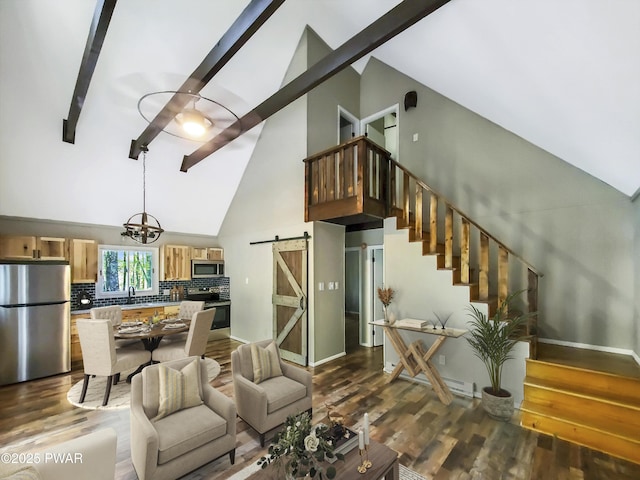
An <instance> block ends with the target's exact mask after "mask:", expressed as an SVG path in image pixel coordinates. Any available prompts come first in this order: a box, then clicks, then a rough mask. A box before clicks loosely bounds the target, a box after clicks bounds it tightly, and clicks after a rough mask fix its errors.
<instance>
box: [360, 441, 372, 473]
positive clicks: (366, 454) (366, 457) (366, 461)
mask: <svg viewBox="0 0 640 480" xmlns="http://www.w3.org/2000/svg"><path fill="white" fill-rule="evenodd" d="M362 465H364V468H371V467H372V466H373V463H371V460H369V445H365V446H364V462H362Z"/></svg>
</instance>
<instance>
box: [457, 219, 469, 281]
mask: <svg viewBox="0 0 640 480" xmlns="http://www.w3.org/2000/svg"><path fill="white" fill-rule="evenodd" d="M470 244H471V228H470V225H469V220H467V219H466V218H464V217H463V218H462V223H461V225H460V281H461V282H462V283H471V282H470V281H469V245H470Z"/></svg>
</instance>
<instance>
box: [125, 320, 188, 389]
mask: <svg viewBox="0 0 640 480" xmlns="http://www.w3.org/2000/svg"><path fill="white" fill-rule="evenodd" d="M190 325H191V320H190V319H184V318H167V319H164V320H160V321H159V322H157V323H146V322H142V321H134V322H122V323H121V324H120V325H117V326H114V327H113V336H114V338H117V339H127V340H136V339H137V340H140V341H141V342H142V344H143V345H144V348H145V350H148V351H150V352H153V351H154V350H155V349H156V348H158V346H159V345H160V342H161V341H162V339H163V338H164V337H167V336H171V335H177V334H178V333H183V332H187V331H189V326H190ZM151 363H153V362H151ZM146 366H147V364H145V365H140V366H139V367H138V368H137V369H136V370H135V371H134V372H133V373H131V374H130V375H128V376H127V382H128V383H131V379H132V378H133V376H134V375H136V374H138V373H140V372H141V371H142V369H143V368H144V367H146Z"/></svg>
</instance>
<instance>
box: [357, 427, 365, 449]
mask: <svg viewBox="0 0 640 480" xmlns="http://www.w3.org/2000/svg"><path fill="white" fill-rule="evenodd" d="M358 446H359V447H360V450H364V434H363V433H362V430H360V431H359V432H358Z"/></svg>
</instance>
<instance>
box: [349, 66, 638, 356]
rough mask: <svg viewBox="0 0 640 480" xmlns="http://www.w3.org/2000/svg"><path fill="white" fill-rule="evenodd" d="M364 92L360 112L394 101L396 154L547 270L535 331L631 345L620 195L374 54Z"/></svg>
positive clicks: (629, 226)
mask: <svg viewBox="0 0 640 480" xmlns="http://www.w3.org/2000/svg"><path fill="white" fill-rule="evenodd" d="M410 90H416V91H417V92H418V106H417V108H415V109H411V110H409V111H408V112H405V111H404V108H403V107H402V102H403V97H404V94H405V93H406V92H407V91H410ZM360 98H361V101H360V113H361V116H362V117H365V116H367V115H371V114H373V113H375V112H377V111H380V110H382V109H384V108H386V107H388V106H390V105H392V104H396V103H399V104H400V105H401V108H400V113H399V125H400V145H399V161H400V163H402V164H404V165H406V166H407V167H408V168H409V169H410V170H411V171H413V172H414V173H415V174H417V175H418V176H419V177H420V178H422V179H423V180H424V181H425V182H426V183H427V184H429V185H430V186H431V187H433V188H434V189H435V190H437V191H439V192H440V193H441V194H443V195H444V196H445V197H447V198H448V199H449V200H451V201H452V202H453V203H454V204H455V205H457V206H458V207H459V208H460V209H461V210H462V211H464V212H466V213H467V214H468V215H469V216H470V217H471V218H472V219H474V220H475V221H477V222H478V223H479V224H480V225H482V226H483V227H485V228H486V229H487V230H488V231H489V232H491V233H492V234H494V235H495V236H496V237H497V238H499V239H501V240H502V241H503V242H504V243H505V244H506V245H507V246H509V247H510V248H512V249H513V250H514V251H516V252H518V253H520V254H521V255H522V257H524V258H525V259H527V260H528V261H529V262H530V263H531V264H533V265H534V266H535V267H536V268H537V269H538V270H539V271H541V272H542V273H543V274H544V277H543V278H542V279H541V281H540V294H539V296H540V302H539V303H540V306H541V309H540V334H541V337H545V338H549V339H553V340H558V341H566V342H577V343H584V344H589V345H600V346H605V347H613V348H620V349H634V348H636V349H637V347H638V342H637V335H636V338H634V334H635V333H632V332H635V321H636V320H635V315H634V308H635V306H636V301H635V298H637V296H636V295H635V292H634V268H635V267H634V261H633V259H634V225H635V224H637V221H636V220H635V214H634V209H633V206H632V204H631V202H630V201H629V199H628V198H627V197H626V196H624V195H622V194H621V193H619V192H618V191H616V190H614V189H613V188H611V187H609V186H608V185H606V184H604V183H602V182H601V181H599V180H597V179H595V178H593V177H591V176H590V175H588V174H586V173H584V172H583V171H581V170H578V169H576V168H574V167H572V166H570V165H569V164H567V163H566V162H564V161H562V160H561V159H559V158H556V157H554V156H553V155H550V154H549V153H547V152H545V151H544V150H542V149H540V148H538V147H536V146H534V145H532V144H530V143H529V142H527V141H525V140H523V139H522V138H520V137H518V136H516V135H514V134H512V133H511V132H509V131H507V130H505V129H503V128H501V127H500V126H498V125H496V124H494V123H492V122H490V121H488V120H486V119H485V118H482V117H480V116H478V115H476V114H475V113H473V112H471V111H469V110H467V109H465V108H463V107H461V106H460V105H458V104H457V103H455V102H453V101H451V100H449V99H447V98H445V97H443V96H442V95H440V94H438V93H437V92H435V91H433V90H431V89H429V88H427V87H426V86H424V85H421V84H419V83H417V82H416V81H415V80H413V79H411V78H409V77H407V76H406V75H403V74H402V73H400V72H398V71H396V70H394V69H392V68H390V67H388V66H387V65H385V64H383V63H381V62H379V61H377V60H376V59H372V60H371V61H370V62H369V63H368V64H367V66H366V68H365V70H364V72H363V74H362V83H361V97H360ZM414 133H417V134H418V138H419V139H418V141H417V142H414V141H412V138H413V134H414Z"/></svg>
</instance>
